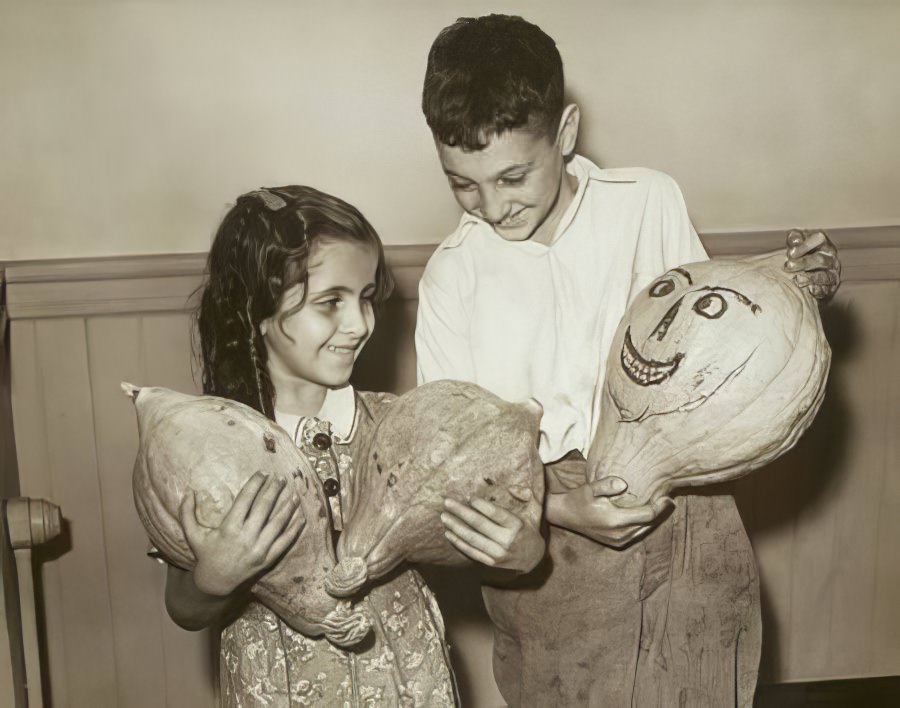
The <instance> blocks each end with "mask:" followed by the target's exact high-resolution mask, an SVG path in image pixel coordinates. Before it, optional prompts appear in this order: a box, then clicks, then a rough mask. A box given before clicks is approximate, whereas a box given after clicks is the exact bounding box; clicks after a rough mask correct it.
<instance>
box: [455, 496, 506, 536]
mask: <svg viewBox="0 0 900 708" xmlns="http://www.w3.org/2000/svg"><path fill="white" fill-rule="evenodd" d="M488 503H490V502H488ZM444 508H445V509H446V510H447V511H449V512H450V514H441V519H442V520H443V518H444V517H445V516H448V517H451V518H456V519H458V520H461V521H462V522H464V525H468V526H469V527H470V528H472V529H475V531H477V532H478V533H480V534H483V535H485V536H490V537H492V538H493V537H496V536H497V535H498V534H500V533H502V532H503V530H504V529H503V527H502V526H500V525H499V524H496V523H494V522H493V521H492V520H491V519H490V518H488V517H487V516H485V515H484V514H482V513H481V512H480V511H477V510H476V509H473V508H472V506H469V505H468V504H461V503H460V502H458V501H456V500H455V499H450V498H447V499H444ZM444 525H445V526H446V524H444Z"/></svg>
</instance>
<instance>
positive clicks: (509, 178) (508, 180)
mask: <svg viewBox="0 0 900 708" xmlns="http://www.w3.org/2000/svg"><path fill="white" fill-rule="evenodd" d="M498 181H499V182H500V184H506V185H516V184H522V182H524V181H525V175H506V176H505V177H501V178H500V179H499V180H498Z"/></svg>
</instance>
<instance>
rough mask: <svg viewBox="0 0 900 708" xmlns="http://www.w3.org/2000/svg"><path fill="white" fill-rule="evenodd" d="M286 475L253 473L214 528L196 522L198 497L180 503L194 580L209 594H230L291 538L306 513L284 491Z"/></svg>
mask: <svg viewBox="0 0 900 708" xmlns="http://www.w3.org/2000/svg"><path fill="white" fill-rule="evenodd" d="M285 488H286V482H285V480H284V479H281V478H275V477H268V476H267V475H264V474H263V473H262V472H257V473H256V474H254V475H253V476H252V477H251V478H250V479H248V480H247V482H246V483H245V484H244V486H243V487H242V488H241V491H240V492H239V493H238V495H237V497H235V499H234V503H233V504H232V505H231V509H229V510H228V513H227V514H226V515H225V518H224V519H222V523H221V525H220V526H219V527H218V528H214V529H211V528H207V527H205V526H201V525H200V524H199V523H198V522H197V516H196V513H195V511H196V501H195V499H194V495H193V494H188V495H187V496H186V497H185V498H184V501H183V502H182V504H181V509H180V517H181V525H182V527H183V528H184V535H185V538H186V539H187V542H188V545H189V546H190V547H191V550H192V551H193V552H194V555H195V556H196V558H197V565H196V566H195V567H194V571H193V575H194V585H196V587H197V589H198V590H200V591H201V592H204V593H206V594H208V595H218V596H224V595H230V594H231V593H232V592H234V591H235V590H236V589H237V588H238V586H240V585H241V584H242V583H244V582H245V581H247V580H248V579H250V578H252V577H253V576H255V575H257V574H259V573H261V572H262V571H265V570H267V569H268V568H270V567H271V566H272V565H274V564H275V561H277V560H278V558H280V557H281V555H282V554H283V553H284V552H285V551H286V550H287V549H288V547H289V546H290V545H291V544H292V543H293V542H294V540H295V539H296V538H297V536H298V535H299V534H300V531H301V530H302V529H303V526H304V525H305V524H306V519H305V518H304V517H303V513H302V511H301V510H300V507H299V502H300V499H299V497H297V496H296V495H291V494H290V493H288V492H286V491H285Z"/></svg>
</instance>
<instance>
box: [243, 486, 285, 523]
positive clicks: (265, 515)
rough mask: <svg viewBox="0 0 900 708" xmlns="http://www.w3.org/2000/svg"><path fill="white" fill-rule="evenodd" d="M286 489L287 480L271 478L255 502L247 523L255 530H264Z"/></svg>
mask: <svg viewBox="0 0 900 708" xmlns="http://www.w3.org/2000/svg"><path fill="white" fill-rule="evenodd" d="M286 487H287V480H286V479H284V478H283V477H275V476H272V477H269V479H268V480H267V481H266V483H265V484H264V485H263V487H262V489H260V490H259V494H257V495H256V498H255V499H254V500H253V504H252V506H251V507H250V513H249V514H247V520H246V522H245V523H246V524H248V525H249V526H251V527H252V528H254V529H262V528H263V527H264V526H265V524H266V521H267V520H268V519H269V517H270V516H271V515H272V512H273V510H274V509H275V508H277V505H278V501H279V498H280V497H281V495H282V494H283V493H284V490H285V488H286Z"/></svg>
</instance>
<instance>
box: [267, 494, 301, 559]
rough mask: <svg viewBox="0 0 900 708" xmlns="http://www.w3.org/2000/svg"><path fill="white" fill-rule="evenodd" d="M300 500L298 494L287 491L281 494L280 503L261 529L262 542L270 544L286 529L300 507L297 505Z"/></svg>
mask: <svg viewBox="0 0 900 708" xmlns="http://www.w3.org/2000/svg"><path fill="white" fill-rule="evenodd" d="M285 489H286V488H285ZM299 502H300V499H299V498H298V497H297V496H296V494H293V493H289V492H285V493H283V494H282V495H281V497H280V499H279V501H278V505H277V506H276V507H275V510H274V511H273V512H272V513H271V515H270V516H269V518H268V520H267V521H266V522H265V525H264V526H263V528H262V530H261V531H260V534H259V538H260V542H261V543H263V544H264V545H266V546H268V545H269V544H270V543H272V541H273V540H274V539H275V538H277V537H278V536H279V535H280V534H281V533H282V532H283V531H284V530H285V528H286V527H287V525H288V524H289V523H290V521H291V519H292V518H293V515H294V512H295V511H297V510H298V509H299V507H298V506H297V505H298V503H299Z"/></svg>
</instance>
